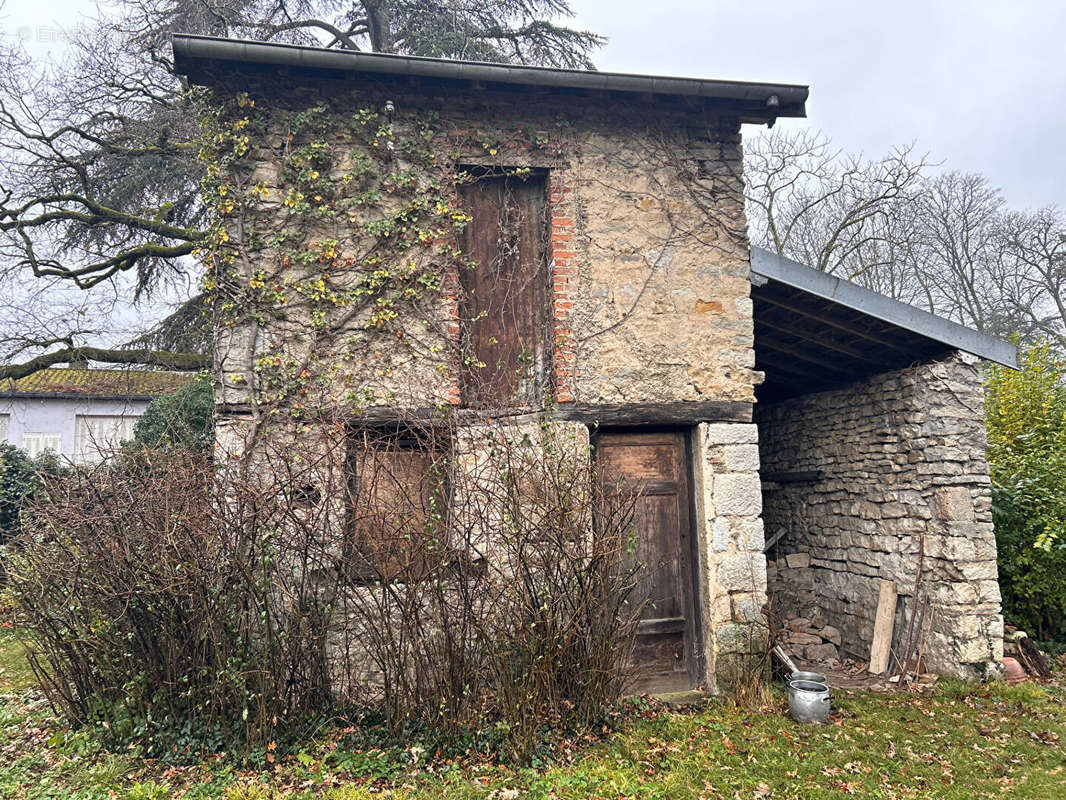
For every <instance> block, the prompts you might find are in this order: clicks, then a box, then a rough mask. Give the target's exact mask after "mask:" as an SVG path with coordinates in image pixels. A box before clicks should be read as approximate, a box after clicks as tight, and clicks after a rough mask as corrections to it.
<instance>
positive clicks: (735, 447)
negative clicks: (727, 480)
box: [722, 444, 759, 472]
mask: <svg viewBox="0 0 1066 800" xmlns="http://www.w3.org/2000/svg"><path fill="white" fill-rule="evenodd" d="M722 456H723V459H724V461H725V468H726V469H727V470H729V471H730V472H758V471H759V446H758V445H755V444H731V445H727V446H726V447H724V448H723V449H722Z"/></svg>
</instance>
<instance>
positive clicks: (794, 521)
mask: <svg viewBox="0 0 1066 800" xmlns="http://www.w3.org/2000/svg"><path fill="white" fill-rule="evenodd" d="M756 420H757V423H758V426H759V443H760V457H761V462H762V470H763V476H764V484H763V506H764V510H763V515H764V520H765V525H766V536H767V539H768V541H771V542H772V541H774V540H775V539H776V540H777V541H776V544H774V545H773V547H772V548H771V549H770V552H769V556H770V558H771V563H770V570H769V571H770V594H771V597H772V605H773V607H774V610H775V612H776V616H778V617H781V616H782V615H783V616H796V615H798V616H801V617H804V618H806V619H817V618H821V619H822V620H823V621H827V622H828V624H829V625H831V626H832V627H833V628H835V629H838V630H837V631H834V633H835V634H838V635H839V641H840V647H841V650H842V651H843V653H845V654H848V655H851V656H853V657H856V658H858V659H861V660H865V659H867V658H868V657H869V649H870V643H871V641H872V635H873V624H874V616H875V613H876V609H877V600H878V591H879V581H880V580H881V579H888V580H892V581H894V582H895V583H896V589H897V591H898V593H899V596H900V597H899V603H898V605H897V610H896V617H895V629H894V636H893V649H894V650H895V652H897V653H900V652H901V651H902V646H903V640H904V638H905V635H906V626H907V624H908V623H909V621H910V616H911V614H912V612H913V611H914V609H915V608H916V606H917V603H916V601H915V596H914V595H915V576H916V572H917V568H918V550H919V542H920V539H921V537H923V536H924V539H925V544H924V549H925V558H924V569H923V577H922V580H921V583H920V586H919V589H918V593H919V595H926V594H927V595H928V596H929V598H930V611H931V613H930V615H929V618H928V621H927V628H928V631H927V633H926V634H925V636H924V648H923V669H928V670H930V671H937V672H941V673H945V674H956V675H972V674H974V673H976V672H981V671H983V670H984V669H985V668H986V666H987V665H989V664H990V663H998V661H999V659H1000V658H1001V657H1002V633H1003V618H1002V616H1001V615H1000V594H999V585H998V583H997V569H996V545H995V539H994V536H993V530H992V512H991V493H990V479H989V470H988V464H987V462H986V460H985V428H984V408H983V393H982V387H981V372H980V368H979V365H977V364H976V363H975V362H974V360H973V359H971V358H969V357H966V356H962V355H960V354H955V355H952V356H950V357H947V358H945V359H943V360H941V361H936V362H931V363H925V364H919V365H917V366H913V367H910V368H908V369H904V370H898V371H895V372H889V373H885V374H881V375H876V376H874V377H872V378H868V379H866V380H863V381H861V382H859V383H856V384H854V385H852V386H850V387H847V388H844V389H840V390H837V391H830V392H823V393H819V394H814V395H807V396H802V397H798V398H795V399H791V400H786V401H783V402H780V403H777V404H774V405H769V406H766V407H757V408H756ZM787 473H792V474H791V475H789V474H787ZM796 473H817V474H816V475H813V476H812V475H809V474H808V475H802V474H800V475H797V474H796ZM775 475H776V477H778V478H779V482H776V483H775V482H773V478H774V477H775ZM778 536H780V538H778ZM815 646H820V647H824V646H823V645H820V644H818V645H815ZM794 649H796V650H797V651H798V652H800V653H801V655H802V649H803V648H802V647H798V648H794ZM816 655H821V656H824V655H825V653H824V652H820V653H819V654H816Z"/></svg>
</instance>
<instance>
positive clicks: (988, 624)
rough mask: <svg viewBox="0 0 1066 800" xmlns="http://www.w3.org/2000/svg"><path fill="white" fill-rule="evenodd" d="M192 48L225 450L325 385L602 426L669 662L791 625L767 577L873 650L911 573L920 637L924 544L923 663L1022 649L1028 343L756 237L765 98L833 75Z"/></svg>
mask: <svg viewBox="0 0 1066 800" xmlns="http://www.w3.org/2000/svg"><path fill="white" fill-rule="evenodd" d="M174 53H175V61H176V65H177V69H178V71H179V72H180V73H183V74H185V75H186V76H188V78H189V80H190V82H191V83H193V84H196V85H202V86H207V87H210V88H211V90H212V92H213V93H214V94H213V99H214V104H213V106H212V107H213V108H216V109H219V110H218V111H217V113H215V114H213V115H212V117H211V118H210V120H209V123H210V125H211V126H212V127H211V135H212V138H211V140H210V141H209V143H208V145H207V146H206V149H207V151H208V154H207V160H208V163H209V165H211V166H209V168H208V178H207V182H206V183H205V195H206V196H207V197H208V199H209V201H210V202H212V203H213V204H214V205H215V207H216V210H217V211H218V213H219V216H220V224H219V226H218V228H217V229H216V231H215V233H214V234H213V250H214V252H213V258H214V263H215V265H216V269H215V271H214V273H213V274H212V275H209V278H208V287H207V288H208V289H209V290H211V291H214V292H216V293H217V294H218V299H217V305H216V308H217V309H218V315H217V316H218V334H217V337H216V342H217V353H216V372H217V376H218V390H217V395H216V396H217V401H218V430H219V443H220V447H221V448H222V449H223V450H224V451H226V452H237V451H241V452H245V451H246V450H247V449H248V448H252V449H254V448H255V447H256V446H257V445H256V440H255V439H254V437H253V436H251V435H250V434H249V431H251V430H253V429H254V430H257V431H260V430H263V422H264V420H276V419H278V412H279V410H284V411H285V413H288V414H291V412H293V410H294V409H296V410H298V411H299V412H300V416H301V418H302V420H303V422H302V423H301V424H303V425H305V426H306V425H311V426H313V425H314V424H315V423H314V420H315V419H321V418H322V417H323V416H325V417H326V419H327V420H328V421H323V422H321V423H320V428H321V430H322V431H323V435H336V433H335V432H336V431H337V430H343V431H344V434H343V435H349V436H350V435H351V432H352V431H360V430H367V429H370V428H374V427H375V426H381V425H383V424H385V423H388V422H390V421H393V422H395V421H396V420H402V419H412V418H430V417H432V416H433V415H434V414H439V413H440V411H441V409H456V410H458V412H459V413H460V418H461V416H462V412H463V411H464V410H465V411H469V412H470V414H471V417H470V418H471V419H478V420H483V419H484V418H485V417H486V416H489V417H492V418H494V419H496V420H504V421H507V420H513V421H514V422H515V424H529V421H530V420H531V419H532V420H537V421H539V422H543V421H545V420H548V421H550V422H551V424H552V425H555V426H557V427H559V428H560V429H564V430H567V431H569V432H570V433H572V434H574V435H575V437H576V439H577V440H578V441H591V442H592V445H593V448H592V454H593V455H592V457H594V458H597V459H602V460H603V461H604V462H605V463H608V464H609V465H610V466H611V467H612V468H614V469H616V470H617V471H619V472H621V473H622V474H623V475H625V476H627V477H629V478H631V479H632V480H634V481H637V482H639V483H640V484H641V485H643V486H644V487H645V492H644V494H643V496H642V499H641V504H642V509H641V514H640V520H639V524H638V530H637V535H638V539H639V541H640V544H639V547H640V552H641V553H642V555H644V557H645V558H646V559H647V561H648V563H649V564H653V565H655V569H653V570H652V572H653V577H652V578H651V579H650V580H652V581H653V582H654V584H655V585H654V586H652V587H651V591H652V592H653V593H654V595H655V596H656V597H657V598H659V601H658V602H657V603H656V604H655V607H654V608H653V609H652V610H651V611H649V612H648V618H647V619H646V620H645V621H644V622H643V623H642V626H641V631H640V639H641V643H642V645H647V646H642V647H640V648H639V651H640V652H641V653H642V654H643V657H644V658H645V659H646V661H647V662H648V663H647V667H648V674H649V675H650V676H651V677H650V679H649V682H648V683H647V686H649V687H651V688H656V689H683V688H691V687H694V686H705V687H708V688H711V689H714V688H715V687H716V685H717V681H718V679H719V678H720V677H722V676H725V675H726V674H727V672H728V668H729V667H730V665H733V664H735V663H736V662H737V660H738V659H736V658H734V656H744V655H746V654H748V653H750V652H754V651H758V652H764V647H765V641H766V630H767V593H768V591H769V592H770V593H771V594H772V595H774V597H773V605H774V606H776V607H779V608H792V609H795V610H797V611H802V612H803V613H809V614H820V615H822V616H825V617H826V618H828V619H829V620H830V621H832V622H833V624H834V625H835V626H836V627H837V628H838V629H839V631H840V646H841V649H842V651H844V652H846V653H849V654H854V655H856V656H860V657H865V656H866V655H867V654H868V652H869V647H870V642H871V638H872V629H873V619H874V616H875V613H876V605H877V597H878V585H879V582H880V581H881V580H882V579H888V580H892V581H894V582H895V584H896V586H897V588H898V592H899V595H900V602H899V604H898V606H897V608H896V611H895V614H896V618H897V624H896V626H895V629H896V634H895V636H896V643H897V647H898V645H899V643H900V642H901V639H902V636H903V628H904V627H905V626H904V624H903V622H904V621H905V620H907V619H909V618H910V617H911V616H912V614H913V611H914V609H915V608H916V607H917V605H918V602H917V600H916V599H915V597H913V595H914V587H915V585H916V584H915V574H916V572H917V569H918V550H919V547H921V549H922V550H923V570H922V575H923V578H922V581H921V582H920V583H919V584H918V586H919V590H918V593H919V595H920V596H925V595H928V596H929V598H930V601H929V603H930V612H929V614H928V623H927V625H928V628H929V635H928V637H927V639H928V641H927V646H926V663H927V664H929V665H930V666H931V667H933V668H935V669H938V670H941V671H943V672H947V673H958V674H966V673H969V672H972V671H973V670H975V669H981V668H983V667H984V666H985V665H987V664H989V663H990V662H996V661H998V659H999V658H1000V656H1001V647H1002V646H1001V633H1002V619H1001V617H1000V606H999V594H998V588H997V583H996V561H995V542H994V539H993V537H992V526H991V512H990V497H989V477H988V466H987V464H986V462H985V460H984V439H983V437H984V428H983V418H982V393H981V381H980V368H979V364H978V359H980V358H984V359H990V360H993V361H997V362H999V363H1004V364H1013V363H1014V359H1015V354H1014V350H1013V348H1012V347H1010V346H1008V345H1006V344H1004V343H1002V342H997V341H994V340H990V339H988V338H987V337H984V336H981V335H979V334H977V333H975V332H973V331H970V330H967V329H965V328H963V327H961V326H958V325H955V324H953V323H950V322H947V321H945V320H941V319H937V318H936V317H933V316H931V315H929V314H925V313H924V312H921V311H918V310H916V309H913V308H910V307H907V306H904V305H902V304H900V303H897V302H895V301H892V300H890V299H888V298H885V297H882V296H879V295H876V294H873V293H871V292H868V291H866V290H863V289H861V288H860V287H858V286H855V285H852V284H848V283H844V282H841V281H838V280H836V279H834V278H831V277H829V276H826V275H824V274H822V273H818V272H816V271H813V270H810V269H808V268H806V267H804V266H802V265H799V264H795V263H792V262H788V261H786V260H784V259H781V258H779V257H776V256H773V255H771V254H769V253H765V252H762V251H759V250H757V249H753V248H751V247H750V246H749V243H748V239H747V229H746V221H745V217H744V208H743V178H742V172H741V170H742V159H741V149H740V126H741V124H742V123H755V124H773V123H774V122H775V121H776V119H778V118H779V117H789V116H792V117H795V116H803V115H804V113H805V111H804V103H805V101H806V99H807V88H806V87H803V86H794V85H783V84H757V83H743V82H736V81H715V80H695V79H680V78H662V77H645V76H631V75H621V74H612V73H598V72H596V73H593V72H577V71H568V70H554V69H544V68H531V67H512V66H504V65H494V64H479V63H467V62H446V61H440V60H434V59H424V58H412V57H400V56H389V55H379V54H367V53H353V52H339V51H327V50H320V49H315V48H305V47H294V46H287V45H273V44H263V43H252V42H239V41H231V40H219V39H210V38H204V37H192V36H176V37H175V38H174ZM327 412H328V413H327ZM333 415H340V418H341V420H342V422H343V424H342V425H341V426H338V425H336V424H335V423H336V421H337V417H336V416H333ZM327 431H331V432H332V433H328V432H327ZM460 438H464V439H469V440H470V441H476V436H471V437H460ZM473 446H476V445H473ZM416 460H417V459H416ZM409 463H413V462H409ZM457 463H459V464H461V463H462V458H461V457H457ZM768 566H769V570H768ZM768 578H769V583H768Z"/></svg>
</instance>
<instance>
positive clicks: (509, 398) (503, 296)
mask: <svg viewBox="0 0 1066 800" xmlns="http://www.w3.org/2000/svg"><path fill="white" fill-rule="evenodd" d="M461 195H462V200H463V208H464V210H465V211H466V212H467V213H468V214H469V215H470V217H471V221H470V222H469V223H468V224H467V226H466V229H465V231H464V234H463V243H462V250H463V253H464V254H465V255H466V256H467V257H468V258H470V259H472V260H473V261H474V262H476V266H474V267H470V268H463V269H460V271H459V272H460V274H459V279H460V284H461V286H462V295H461V304H460V316H461V319H462V346H463V353H462V356H463V361H462V367H461V375H460V385H461V394H462V399H463V403H464V404H465V405H467V406H475V407H477V406H480V407H491V408H505V407H508V406H513V405H533V404H537V403H539V401H540V399H541V395H542V392H543V390H544V388H545V381H546V379H547V375H548V374H549V367H550V365H549V362H550V360H551V341H552V339H551V326H550V321H551V320H550V316H549V309H550V308H551V303H550V297H551V292H550V286H549V281H550V274H549V270H548V252H549V250H548V247H547V237H548V224H547V219H546V217H545V214H546V213H547V184H546V176H545V175H543V174H536V173H534V174H532V175H527V176H525V177H524V178H522V177H517V176H508V175H499V174H487V175H481V176H478V177H477V178H476V179H475V180H474V181H473V182H471V183H469V184H466V185H464V186H463V187H462V189H461Z"/></svg>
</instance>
